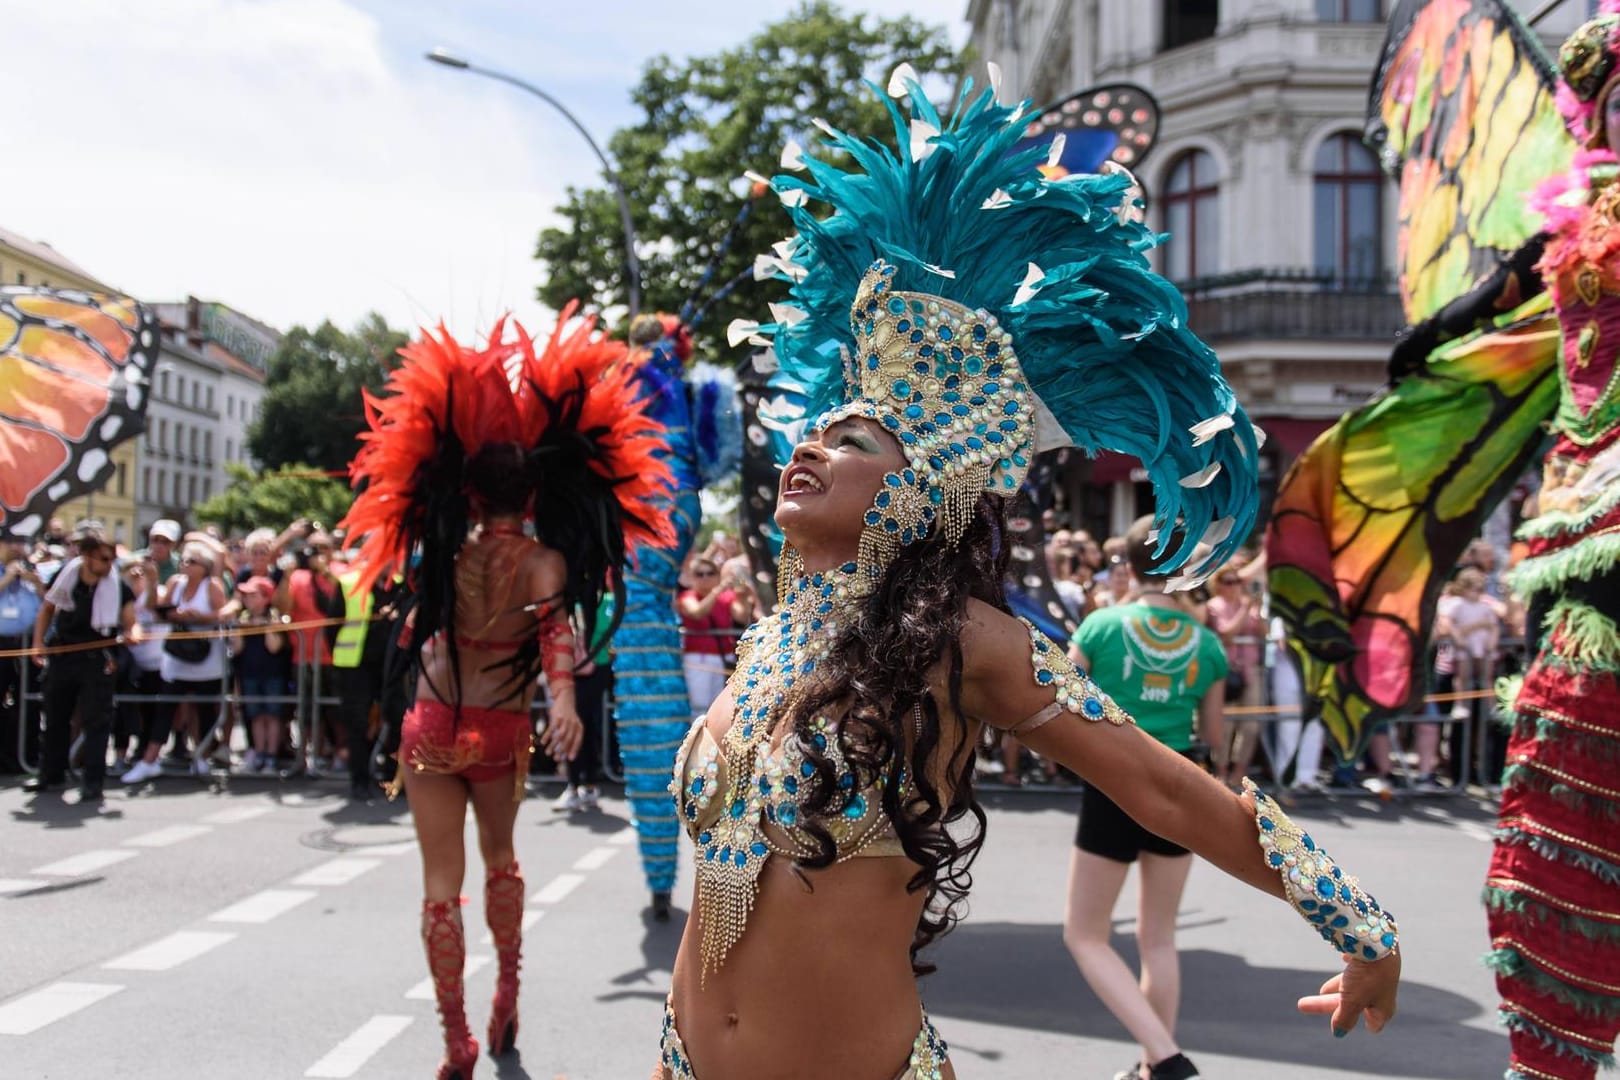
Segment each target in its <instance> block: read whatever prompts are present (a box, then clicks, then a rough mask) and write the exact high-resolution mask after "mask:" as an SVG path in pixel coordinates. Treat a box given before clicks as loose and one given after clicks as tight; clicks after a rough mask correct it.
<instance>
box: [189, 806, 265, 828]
mask: <svg viewBox="0 0 1620 1080" xmlns="http://www.w3.org/2000/svg"><path fill="white" fill-rule="evenodd" d="M274 809H275V807H273V806H232V807H230V808H229V809H226V810H216V811H214V812H213V813H212V814H209V815H208V816H207V817H204V818H200V819H199V820H201V821H203V822H204V823H206V824H208V825H237V824H240V823H241V822H244V821H252V820H253V819H254V818H256V817H263V816H264V815H266V814H268V813H269V812H270V811H272V810H274Z"/></svg>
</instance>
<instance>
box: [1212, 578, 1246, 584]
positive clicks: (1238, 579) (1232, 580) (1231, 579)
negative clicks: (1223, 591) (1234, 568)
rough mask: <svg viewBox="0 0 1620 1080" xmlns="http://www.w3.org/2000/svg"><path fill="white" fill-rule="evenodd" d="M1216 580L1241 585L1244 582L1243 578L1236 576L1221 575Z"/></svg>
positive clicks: (1220, 582)
mask: <svg viewBox="0 0 1620 1080" xmlns="http://www.w3.org/2000/svg"><path fill="white" fill-rule="evenodd" d="M1215 580H1216V582H1217V583H1219V584H1221V585H1241V584H1242V583H1243V582H1242V579H1241V578H1235V577H1220V578H1216V579H1215Z"/></svg>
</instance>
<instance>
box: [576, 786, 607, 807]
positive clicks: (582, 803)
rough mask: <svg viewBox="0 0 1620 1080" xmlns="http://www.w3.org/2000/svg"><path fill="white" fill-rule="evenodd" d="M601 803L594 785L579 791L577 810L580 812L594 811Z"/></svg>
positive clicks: (600, 797)
mask: <svg viewBox="0 0 1620 1080" xmlns="http://www.w3.org/2000/svg"><path fill="white" fill-rule="evenodd" d="M601 803H602V793H601V792H599V791H597V790H596V786H595V785H594V784H592V785H588V786H585V787H581V788H580V789H579V808H580V809H581V810H595V809H597V808H598V807H599V806H600V805H601Z"/></svg>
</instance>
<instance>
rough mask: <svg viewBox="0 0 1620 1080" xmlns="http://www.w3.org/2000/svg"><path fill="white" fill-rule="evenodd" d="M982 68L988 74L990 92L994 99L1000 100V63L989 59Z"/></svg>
mask: <svg viewBox="0 0 1620 1080" xmlns="http://www.w3.org/2000/svg"><path fill="white" fill-rule="evenodd" d="M984 69H985V71H987V72H989V74H990V93H991V94H993V95H994V96H995V98H996V100H998V101H999V100H1001V65H1000V64H998V63H996V62H995V61H994V60H991V61H989V62H987V63H986V64H985V65H984Z"/></svg>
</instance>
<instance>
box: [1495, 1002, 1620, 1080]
mask: <svg viewBox="0 0 1620 1080" xmlns="http://www.w3.org/2000/svg"><path fill="white" fill-rule="evenodd" d="M1496 1022H1497V1023H1498V1024H1501V1025H1502V1026H1503V1027H1505V1028H1508V1029H1509V1030H1511V1031H1517V1032H1521V1033H1523V1034H1525V1035H1534V1036H1535V1038H1536V1041H1537V1042H1539V1043H1540V1044H1541V1045H1542V1046H1545V1047H1547V1048H1548V1049H1550V1050H1552V1051H1553V1052H1554V1053H1556V1054H1562V1055H1563V1056H1565V1057H1570V1058H1574V1059H1575V1060H1577V1061H1584V1062H1585V1063H1586V1064H1588V1065H1594V1066H1596V1067H1597V1068H1600V1069H1612V1068H1614V1055H1613V1054H1605V1053H1604V1052H1603V1051H1601V1050H1593V1049H1592V1048H1591V1047H1589V1046H1582V1045H1581V1044H1580V1043H1578V1042H1571V1041H1570V1040H1569V1039H1566V1038H1564V1037H1563V1036H1562V1035H1557V1034H1554V1033H1553V1032H1551V1031H1548V1030H1547V1029H1546V1028H1544V1027H1542V1026H1541V1025H1540V1024H1538V1023H1536V1022H1535V1021H1534V1020H1531V1019H1530V1018H1529V1017H1527V1016H1524V1015H1521V1014H1520V1013H1516V1012H1500V1013H1497V1014H1496ZM1507 1075H1508V1076H1524V1074H1523V1073H1521V1072H1519V1071H1518V1070H1517V1069H1509V1070H1508V1072H1507ZM1526 1080H1529V1078H1528V1077H1526Z"/></svg>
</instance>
